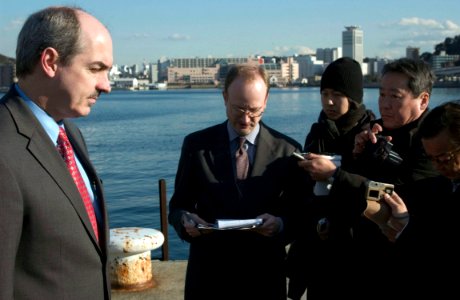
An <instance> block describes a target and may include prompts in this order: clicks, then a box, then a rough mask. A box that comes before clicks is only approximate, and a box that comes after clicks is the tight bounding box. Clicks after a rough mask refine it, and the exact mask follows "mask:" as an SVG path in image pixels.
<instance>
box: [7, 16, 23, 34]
mask: <svg viewBox="0 0 460 300" xmlns="http://www.w3.org/2000/svg"><path fill="white" fill-rule="evenodd" d="M24 22H25V20H24V19H22V18H18V19H14V20H11V21H10V22H9V23H7V24H6V25H5V26H4V27H3V28H2V31H18V32H19V30H20V29H21V27H22V25H23V24H24Z"/></svg>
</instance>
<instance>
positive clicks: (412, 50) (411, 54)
mask: <svg viewBox="0 0 460 300" xmlns="http://www.w3.org/2000/svg"><path fill="white" fill-rule="evenodd" d="M406 58H410V59H419V58H420V48H416V47H410V46H409V47H407V48H406Z"/></svg>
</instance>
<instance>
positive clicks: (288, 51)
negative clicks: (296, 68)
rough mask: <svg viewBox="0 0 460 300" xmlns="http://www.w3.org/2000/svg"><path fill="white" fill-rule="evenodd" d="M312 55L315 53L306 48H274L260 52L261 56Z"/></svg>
mask: <svg viewBox="0 0 460 300" xmlns="http://www.w3.org/2000/svg"><path fill="white" fill-rule="evenodd" d="M313 53H316V51H315V50H312V49H311V48H309V47H306V46H276V47H275V48H274V49H272V50H265V51H261V54H262V55H265V56H290V55H294V54H313Z"/></svg>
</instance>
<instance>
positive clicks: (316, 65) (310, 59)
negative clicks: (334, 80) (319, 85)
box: [295, 54, 325, 83]
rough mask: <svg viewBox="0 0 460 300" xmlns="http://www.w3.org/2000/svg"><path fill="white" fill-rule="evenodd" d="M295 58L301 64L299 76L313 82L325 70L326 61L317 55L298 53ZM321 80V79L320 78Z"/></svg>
mask: <svg viewBox="0 0 460 300" xmlns="http://www.w3.org/2000/svg"><path fill="white" fill-rule="evenodd" d="M295 60H296V61H297V63H298V64H299V78H300V79H301V80H302V79H307V81H308V82H309V83H313V82H315V81H316V79H317V78H319V76H320V75H321V74H323V72H324V65H325V64H324V61H322V60H318V58H317V57H316V56H315V55H310V54H307V55H298V56H296V57H295ZM318 80H319V79H318Z"/></svg>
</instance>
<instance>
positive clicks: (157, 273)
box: [112, 260, 307, 300]
mask: <svg viewBox="0 0 460 300" xmlns="http://www.w3.org/2000/svg"><path fill="white" fill-rule="evenodd" d="M186 268H187V261H186V260H168V261H161V260H152V274H153V279H154V280H155V283H156V286H155V287H153V288H150V289H146V290H143V291H137V292H123V291H117V290H112V300H144V299H145V300H147V299H148V300H183V299H184V282H185V269H186ZM306 299H307V298H306V296H305V295H304V296H303V297H302V300H306Z"/></svg>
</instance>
